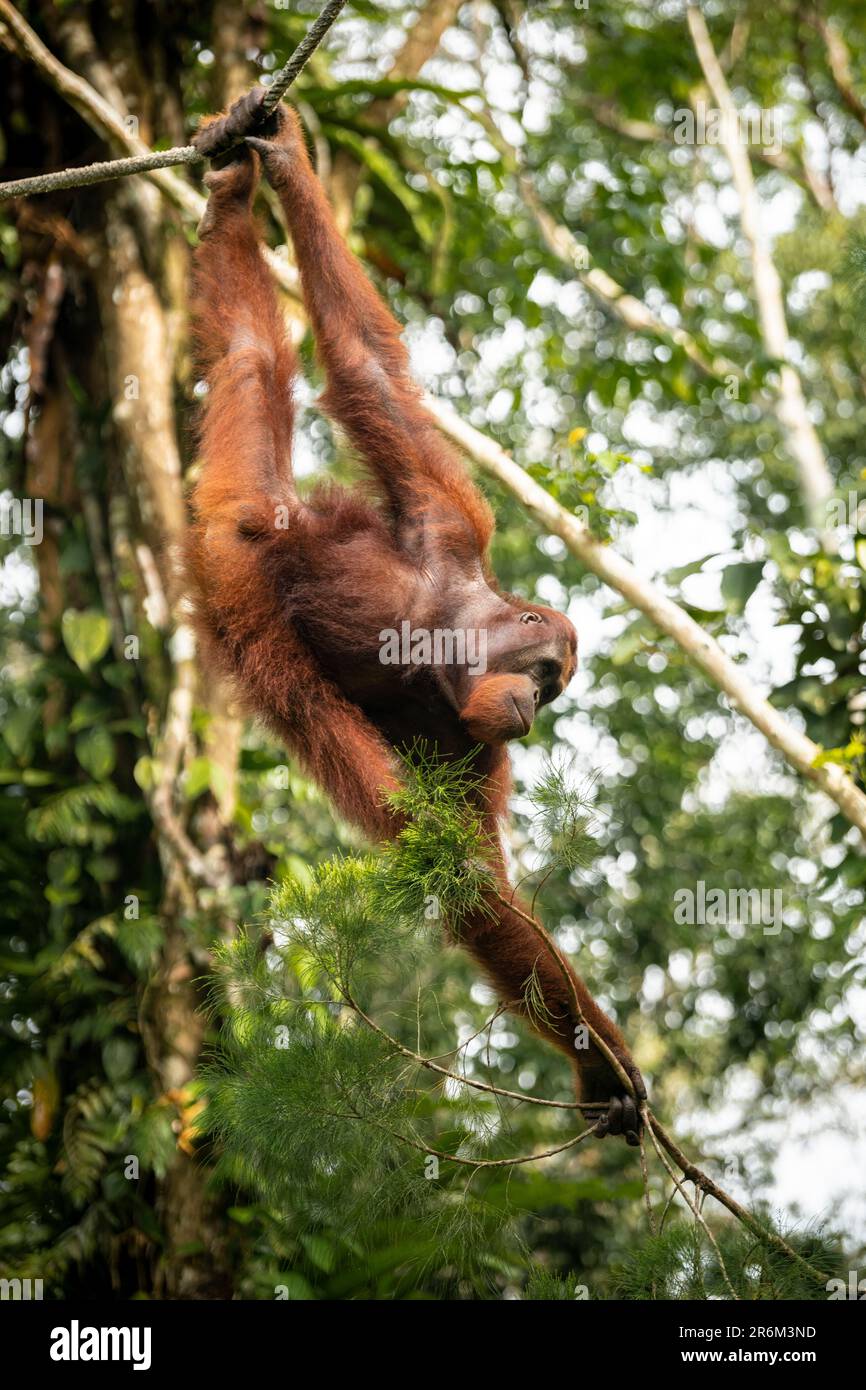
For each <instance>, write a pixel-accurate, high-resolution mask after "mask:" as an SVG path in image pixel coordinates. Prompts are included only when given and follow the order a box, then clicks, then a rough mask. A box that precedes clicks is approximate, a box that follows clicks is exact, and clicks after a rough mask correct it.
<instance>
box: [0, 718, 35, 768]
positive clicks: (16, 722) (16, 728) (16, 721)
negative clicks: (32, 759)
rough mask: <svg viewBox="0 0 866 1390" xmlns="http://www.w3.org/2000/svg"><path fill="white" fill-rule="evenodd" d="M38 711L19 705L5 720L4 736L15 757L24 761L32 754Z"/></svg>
mask: <svg viewBox="0 0 866 1390" xmlns="http://www.w3.org/2000/svg"><path fill="white" fill-rule="evenodd" d="M37 713H38V711H37V710H35V709H26V708H24V707H23V706H20V705H19V706H17V707H16V708H15V709H11V710H10V711H9V713H8V714H7V715H6V716H5V718H4V720H3V737H4V739H5V740H6V745H7V747H8V749H9V752H10V753H11V754H12V756H13V757H15V758H18V759H20V760H21V761H22V762H24V761H26V759H27V758H28V757H29V756H30V753H31V751H32V747H33V726H34V724H35V722H36V718H37Z"/></svg>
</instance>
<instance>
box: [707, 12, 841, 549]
mask: <svg viewBox="0 0 866 1390" xmlns="http://www.w3.org/2000/svg"><path fill="white" fill-rule="evenodd" d="M686 18H687V22H688V26H689V32H690V34H691V36H692V42H693V44H694V48H695V53H696V54H697V58H698V62H699V63H700V65H701V70H702V72H703V74H704V78H705V80H706V83H707V86H708V87H709V89H710V92H711V94H712V97H713V100H714V101H715V103H716V105H717V106H718V108H719V110H720V111H721V113H722V120H721V137H722V145H723V148H724V151H725V154H726V155H727V159H728V163H729V164H730V166H731V174H732V176H733V181H734V187H735V189H736V192H737V197H738V198H739V202H740V222H741V225H742V228H743V235H744V236H745V238H746V240H747V242H748V243H749V250H750V252H751V258H752V283H753V285H754V291H755V299H756V301H757V306H758V320H759V323H760V327H761V337H762V338H763V342H764V347H765V349H766V352H767V354H768V356H770V357H772V358H775V359H776V361H777V362H778V363H779V367H778V372H779V390H778V394H777V397H776V415H777V418H778V420H779V424H780V425H781V427H782V430H783V432H784V434H785V437H786V439H787V441H788V448H789V449H790V451H791V454H792V456H793V458H794V459H795V461H796V464H797V467H798V470H799V474H800V486H801V488H802V491H803V497H804V500H805V502H806V506H807V508H808V510H809V513H810V516H811V518H812V522H813V524H814V525H815V526H816V528H817V529H818V530H819V531H820V530H823V529H825V527H826V517H825V504H826V502H827V499H828V497H830V496H831V495H832V493H833V478H832V476H831V473H830V470H829V468H828V467H827V460H826V458H825V457H824V450H823V448H822V446H821V441H820V440H819V438H818V434H817V431H816V429H815V426H814V425H813V424H812V421H811V419H810V418H809V411H808V409H807V406H806V399H805V396H804V394H803V383H802V381H801V379H800V374H799V372H798V371H797V370H796V368H795V367H794V366H792V365H791V362H790V355H791V343H790V338H789V336H788V325H787V321H786V319H785V305H784V297H783V294H782V282H781V280H780V278H779V272H778V271H777V270H776V266H775V264H774V262H773V259H772V257H771V255H770V253H769V250H768V249H767V244H766V240H765V237H764V234H763V231H762V228H761V218H760V205H759V201H758V195H757V192H756V189H755V180H754V178H753V176H752V166H751V163H750V161H749V155H748V150H747V149H746V146H745V145H744V144H743V143H742V142H741V140H740V137H739V112H738V110H737V108H736V106H735V105H734V101H733V98H732V97H731V92H730V88H729V87H728V84H727V81H726V79H725V75H724V73H723V71H722V67H721V64H720V63H719V60H718V58H717V56H716V51H715V49H714V48H713V42H712V39H711V38H710V34H709V30H708V29H707V25H706V21H705V20H704V17H703V15H702V13H701V11H700V10H699V9H697V8H696V7H695V6H694V5H693V4H690V5H689V6H688V9H687V10H686Z"/></svg>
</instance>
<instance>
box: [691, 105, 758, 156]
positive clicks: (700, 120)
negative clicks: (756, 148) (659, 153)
mask: <svg viewBox="0 0 866 1390" xmlns="http://www.w3.org/2000/svg"><path fill="white" fill-rule="evenodd" d="M673 125H674V142H675V144H677V145H727V144H730V143H736V144H738V145H743V146H746V147H747V146H749V145H763V146H765V147H773V148H776V147H778V146H779V145H780V144H781V137H782V129H781V119H780V115H779V112H778V111H777V110H776V109H775V108H773V107H770V108H769V109H766V108H764V107H756V108H755V109H754V110H752V111H720V110H718V109H717V108H716V107H714V106H707V104H706V102H705V101H697V102H695V105H694V108H692V107H691V106H680V107H678V108H677V110H676V111H675V112H674V114H673Z"/></svg>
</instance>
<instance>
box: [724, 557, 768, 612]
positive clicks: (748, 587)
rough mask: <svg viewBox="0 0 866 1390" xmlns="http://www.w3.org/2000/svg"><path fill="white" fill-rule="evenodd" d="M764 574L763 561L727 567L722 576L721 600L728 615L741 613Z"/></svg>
mask: <svg viewBox="0 0 866 1390" xmlns="http://www.w3.org/2000/svg"><path fill="white" fill-rule="evenodd" d="M763 573H764V561H763V560H745V561H743V562H742V563H740V564H736V565H728V567H727V569H725V571H724V573H723V574H722V598H723V599H724V601H725V607H726V608H727V609H728V612H729V613H742V611H743V609H744V608H745V606H746V604H747V603H748V601H749V599H750V598H751V597H752V594H753V593H754V592H755V590H756V589H757V587H758V585H759V584H760V582H761V575H762V574H763Z"/></svg>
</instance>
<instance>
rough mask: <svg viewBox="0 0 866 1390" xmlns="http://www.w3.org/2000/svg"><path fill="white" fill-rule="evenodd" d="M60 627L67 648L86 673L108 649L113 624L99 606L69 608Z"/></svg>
mask: <svg viewBox="0 0 866 1390" xmlns="http://www.w3.org/2000/svg"><path fill="white" fill-rule="evenodd" d="M60 629H61V632H62V633H63V642H64V645H65V647H66V650H67V651H68V652H69V655H70V656H71V657H72V660H73V661H74V662H75V664H76V666H77V667H78V669H79V671H84V672H85V674H86V673H87V672H88V671H89V670H90V669H91V667H92V666H95V665H96V663H97V662H98V661H100V660H101V658H102V657H103V656H105V653H106V652H107V651H108V647H109V643H110V642H111V624H110V623H109V621H108V619H107V618H106V616H105V614H104V613H100V612H99V610H98V609H97V608H67V610H66V612H65V613H64V614H63V617H62V619H61V622H60Z"/></svg>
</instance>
